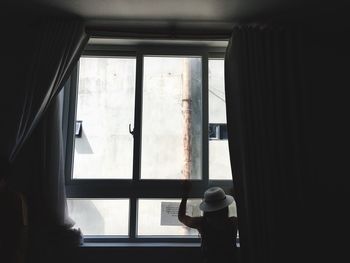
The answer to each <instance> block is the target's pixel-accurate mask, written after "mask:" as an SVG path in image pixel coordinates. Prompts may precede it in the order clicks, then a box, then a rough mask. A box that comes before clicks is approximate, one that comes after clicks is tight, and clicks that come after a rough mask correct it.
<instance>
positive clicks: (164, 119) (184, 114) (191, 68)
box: [141, 57, 202, 179]
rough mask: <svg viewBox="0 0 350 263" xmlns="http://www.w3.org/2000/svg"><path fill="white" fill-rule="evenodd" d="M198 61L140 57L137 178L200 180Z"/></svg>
mask: <svg viewBox="0 0 350 263" xmlns="http://www.w3.org/2000/svg"><path fill="white" fill-rule="evenodd" d="M201 142H202V61H201V58H197V57H145V58H144V75H143V120H142V159H141V178H142V179H184V178H189V179H200V178H201V152H202V147H201V144H202V143H201Z"/></svg>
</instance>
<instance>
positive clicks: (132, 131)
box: [129, 123, 134, 136]
mask: <svg viewBox="0 0 350 263" xmlns="http://www.w3.org/2000/svg"><path fill="white" fill-rule="evenodd" d="M129 133H130V134H131V135H132V136H134V129H132V130H131V124H130V123H129Z"/></svg>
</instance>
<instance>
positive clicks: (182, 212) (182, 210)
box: [178, 181, 202, 229]
mask: <svg viewBox="0 0 350 263" xmlns="http://www.w3.org/2000/svg"><path fill="white" fill-rule="evenodd" d="M184 188H185V190H184V195H183V197H182V200H181V203H180V207H179V212H178V219H179V221H180V222H181V223H183V224H184V225H185V226H188V227H191V228H196V229H199V228H200V226H201V221H202V219H201V217H191V216H188V215H186V205H187V199H188V193H189V191H190V182H189V181H185V182H184Z"/></svg>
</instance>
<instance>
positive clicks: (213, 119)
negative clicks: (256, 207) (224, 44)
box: [208, 59, 232, 180]
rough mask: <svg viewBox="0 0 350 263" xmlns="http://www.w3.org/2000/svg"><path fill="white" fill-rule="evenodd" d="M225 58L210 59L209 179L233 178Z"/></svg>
mask: <svg viewBox="0 0 350 263" xmlns="http://www.w3.org/2000/svg"><path fill="white" fill-rule="evenodd" d="M224 80H225V78H224V60H223V59H210V60H209V92H208V94H209V95H208V96H209V98H208V99H209V179H216V180H221V179H223V180H231V179H232V173H231V164H230V154H229V149H228V140H227V128H226V127H227V126H226V122H227V121H226V101H225V82H224Z"/></svg>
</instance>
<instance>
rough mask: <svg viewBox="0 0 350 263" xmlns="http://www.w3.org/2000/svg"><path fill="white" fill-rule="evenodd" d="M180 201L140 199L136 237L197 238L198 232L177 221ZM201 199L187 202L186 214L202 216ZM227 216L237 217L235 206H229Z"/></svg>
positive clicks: (233, 204)
mask: <svg viewBox="0 0 350 263" xmlns="http://www.w3.org/2000/svg"><path fill="white" fill-rule="evenodd" d="M180 201H181V200H180V199H162V200H161V199H140V200H139V201H138V217H137V218H138V236H152V235H153V236H182V237H186V236H187V237H198V235H199V234H198V231H197V230H195V229H191V228H188V227H186V226H184V225H183V224H182V223H181V222H179V221H178V219H177V215H178V207H179V205H180ZM201 201H202V200H201V199H189V200H188V201H187V208H186V214H187V215H189V216H192V217H199V216H202V215H203V213H202V211H201V210H200V209H199V204H200V202H201ZM229 216H237V211H236V204H235V202H233V203H232V204H231V205H230V206H229Z"/></svg>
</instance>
